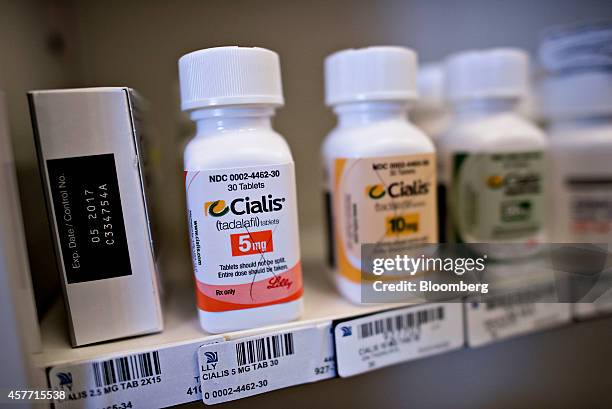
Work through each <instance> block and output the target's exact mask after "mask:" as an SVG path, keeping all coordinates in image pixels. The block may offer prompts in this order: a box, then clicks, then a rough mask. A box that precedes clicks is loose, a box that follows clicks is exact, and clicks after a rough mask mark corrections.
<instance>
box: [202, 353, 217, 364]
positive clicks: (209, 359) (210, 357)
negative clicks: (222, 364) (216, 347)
mask: <svg viewBox="0 0 612 409" xmlns="http://www.w3.org/2000/svg"><path fill="white" fill-rule="evenodd" d="M204 356H206V363H207V364H212V363H215V362H219V356H218V355H217V353H216V352H204Z"/></svg>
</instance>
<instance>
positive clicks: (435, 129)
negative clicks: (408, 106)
mask: <svg viewBox="0 0 612 409" xmlns="http://www.w3.org/2000/svg"><path fill="white" fill-rule="evenodd" d="M417 89H418V92H419V99H418V101H417V102H416V104H415V107H414V109H413V110H411V111H410V118H411V119H412V121H413V122H414V124H415V125H416V126H417V127H418V128H420V129H421V130H422V131H423V132H425V135H427V136H429V137H430V138H431V140H432V141H433V143H434V145H435V144H436V141H437V140H438V138H439V137H440V135H442V134H443V133H444V132H446V130H447V128H448V125H449V123H450V119H451V115H450V110H449V109H448V106H447V104H446V99H445V95H444V67H443V65H441V64H435V63H430V64H425V65H423V66H421V67H420V68H419V72H418V74H417Z"/></svg>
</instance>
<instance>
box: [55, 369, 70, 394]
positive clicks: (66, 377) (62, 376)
mask: <svg viewBox="0 0 612 409" xmlns="http://www.w3.org/2000/svg"><path fill="white" fill-rule="evenodd" d="M55 376H57V378H58V379H59V382H60V384H59V386H60V387H64V386H66V387H67V388H68V389H69V390H72V373H70V372H58V373H57V374H55Z"/></svg>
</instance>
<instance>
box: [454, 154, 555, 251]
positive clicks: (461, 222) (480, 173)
mask: <svg viewBox="0 0 612 409" xmlns="http://www.w3.org/2000/svg"><path fill="white" fill-rule="evenodd" d="M544 165H545V164H544V153H543V152H541V151H528V152H503V153H501V152H500V153H476V154H474V153H456V154H455V155H454V156H453V161H452V184H451V186H452V198H451V200H452V205H453V206H452V208H451V212H452V219H453V222H452V223H453V227H454V236H455V237H454V240H455V241H456V242H463V243H474V242H480V243H485V242H491V241H505V240H506V241H512V242H516V241H520V242H525V243H528V244H532V243H533V244H535V243H537V242H540V241H541V240H542V239H543V238H542V237H541V235H542V232H543V227H544V222H543V219H544V217H543V215H544V213H543V211H544V208H543V207H544V194H543V188H544V187H543V177H544Z"/></svg>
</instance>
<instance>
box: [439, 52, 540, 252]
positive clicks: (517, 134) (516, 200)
mask: <svg viewBox="0 0 612 409" xmlns="http://www.w3.org/2000/svg"><path fill="white" fill-rule="evenodd" d="M445 65H446V69H445V77H446V93H447V98H448V99H449V101H450V103H451V105H452V109H453V119H452V121H451V125H450V127H449V130H448V131H447V132H446V133H445V134H444V135H443V136H442V137H441V138H440V143H439V145H438V146H439V149H440V156H439V157H440V158H441V162H442V168H443V172H444V180H446V181H447V183H448V192H447V214H448V220H449V223H448V234H447V237H448V239H449V241H451V242H458V243H513V246H505V247H503V246H501V247H496V248H499V250H500V252H499V254H492V255H493V256H498V257H500V258H505V257H506V256H510V257H513V256H515V255H516V256H521V255H527V254H531V250H533V251H537V250H538V247H539V246H538V244H540V243H542V242H544V241H545V240H546V223H545V208H544V207H545V191H544V189H545V186H546V181H545V175H546V172H545V170H546V163H545V160H546V156H545V155H546V149H547V142H546V138H545V136H544V134H543V133H542V131H540V130H539V129H538V128H537V127H536V126H535V125H533V124H532V123H530V122H528V121H527V120H525V119H524V118H522V117H521V116H519V115H518V114H517V111H516V108H517V104H518V102H519V101H520V99H521V98H522V97H523V96H524V95H525V92H526V89H527V86H528V72H529V57H528V55H527V54H526V53H525V52H523V51H522V50H519V49H513V48H498V49H489V50H476V51H465V52H460V53H457V54H454V55H451V56H450V57H448V59H447V61H446V64H445ZM502 247H503V248H502ZM507 252H510V253H511V254H510V253H508V254H507Z"/></svg>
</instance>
